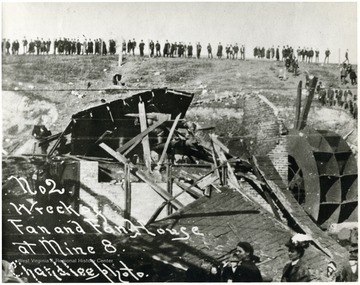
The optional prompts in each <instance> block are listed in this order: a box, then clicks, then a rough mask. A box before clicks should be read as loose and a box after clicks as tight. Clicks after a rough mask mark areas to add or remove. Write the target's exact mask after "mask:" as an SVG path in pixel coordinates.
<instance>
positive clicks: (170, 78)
mask: <svg viewBox="0 0 360 285" xmlns="http://www.w3.org/2000/svg"><path fill="white" fill-rule="evenodd" d="M281 69H283V63H282V62H273V61H263V60H249V61H239V60H225V59H224V60H208V59H201V60H197V59H194V58H193V59H185V60H184V59H179V58H174V59H171V58H155V59H149V58H143V59H142V58H139V57H129V58H127V59H126V60H125V64H124V65H123V67H122V68H121V70H120V69H119V68H118V67H117V57H116V56H106V57H104V56H44V57H42V56H39V57H38V56H25V57H24V56H19V57H5V58H3V62H2V72H3V80H2V84H3V89H10V90H14V88H16V87H17V88H19V89H25V90H26V91H18V92H20V94H24V95H27V96H28V97H30V98H32V100H34V99H43V100H47V101H49V102H52V103H54V104H55V105H56V107H57V109H58V113H59V118H58V121H57V123H56V125H55V126H53V129H52V131H53V133H55V132H58V131H62V130H63V129H64V128H65V126H66V125H67V124H68V122H69V121H70V118H71V115H72V114H74V113H76V112H78V111H80V110H83V109H85V108H88V107H90V106H94V105H97V104H100V99H102V98H104V99H106V100H107V101H110V100H113V99H115V98H118V97H119V96H127V95H131V94H134V93H136V92H138V91H136V90H133V91H130V92H129V93H127V94H123V95H111V94H103V93H99V91H97V90H94V91H89V90H87V89H86V87H87V84H88V82H90V83H91V87H90V89H103V88H106V87H109V86H111V84H112V82H111V79H112V76H113V75H114V74H115V73H118V72H120V73H122V74H123V81H124V82H125V84H126V87H129V88H149V89H151V88H157V87H165V86H166V87H169V88H174V89H178V90H184V91H185V90H187V91H190V92H194V93H195V100H198V99H200V98H203V97H204V96H205V97H212V96H215V95H219V96H221V95H222V94H226V93H227V94H228V93H229V92H230V93H237V92H243V93H246V94H248V93H251V92H254V91H257V92H259V94H262V95H264V96H266V97H267V98H268V99H269V100H270V101H271V102H273V103H274V104H275V105H276V106H277V107H278V108H279V109H280V111H281V115H282V117H284V118H285V119H286V120H285V124H286V125H287V126H288V127H291V121H292V119H293V114H294V102H295V101H294V100H295V97H296V87H297V84H298V82H299V80H303V81H304V79H305V76H304V73H302V74H301V75H300V76H298V77H293V75H292V74H290V75H289V78H288V80H286V81H282V80H280V79H279V78H278V74H279V71H280V70H281ZM304 70H307V71H309V73H310V74H314V75H316V76H318V77H319V80H320V81H322V82H324V83H325V84H326V85H327V86H328V84H329V83H334V82H335V85H336V82H339V79H338V78H339V71H338V70H339V69H338V67H337V65H326V66H321V65H315V64H301V63H300V71H301V72H304ZM19 82H21V83H19ZM19 84H21V85H19ZM74 89H84V90H82V91H79V93H81V94H84V95H86V97H85V98H78V97H77V96H74V95H71V90H74ZM46 90H49V91H46ZM59 90H65V91H59ZM238 103H239V104H238V105H236V104H235V106H231V107H232V108H235V109H234V110H235V111H236V108H240V107H241V103H240V102H238ZM217 104H218V105H219V103H217ZM210 107H212V108H214V107H215V108H219V107H226V106H221V105H220V106H215V105H214V106H210ZM319 110H321V108H320V107H319V105H318V103H317V102H314V104H313V109H312V111H311V113H310V116H309V117H310V118H311V120H309V124H311V125H313V126H314V127H316V128H329V124H328V120H324V118H320V117H319V116H321V115H318V114H317V113H318V112H319ZM232 112H233V111H232ZM342 113H344V112H342ZM332 115H334V114H333V113H331V116H332ZM335 116H336V114H335ZM343 117H344V118H345V119H343V120H341V121H340V122H335V123H334V124H333V125H330V128H334V129H333V130H335V131H339V132H340V134H341V135H344V134H345V132H347V131H348V130H349V129H351V128H353V127H354V124H355V123H354V122H351V124H350V125H349V123H348V120H350V117H349V116H347V114H346V113H344V115H343ZM336 119H337V118H336V117H335V118H332V120H336ZM19 135H20V136H21V134H19ZM4 137H6V133H4Z"/></svg>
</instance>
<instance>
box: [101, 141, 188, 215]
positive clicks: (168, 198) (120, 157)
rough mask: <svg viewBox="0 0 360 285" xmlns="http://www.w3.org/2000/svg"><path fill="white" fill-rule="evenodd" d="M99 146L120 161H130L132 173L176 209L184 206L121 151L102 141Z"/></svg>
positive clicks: (124, 162)
mask: <svg viewBox="0 0 360 285" xmlns="http://www.w3.org/2000/svg"><path fill="white" fill-rule="evenodd" d="M99 146H100V147H101V148H102V149H103V150H105V151H106V152H107V153H108V154H110V155H111V156H113V157H114V158H116V159H117V160H118V161H120V162H121V163H123V164H126V163H128V164H129V166H130V169H131V173H132V174H133V175H134V176H136V177H137V178H139V179H140V180H142V181H144V182H146V183H147V184H148V185H149V186H150V187H151V188H152V189H153V190H154V191H155V192H156V193H158V194H159V195H160V196H161V197H162V198H163V199H165V200H166V201H169V203H171V204H172V205H173V206H174V207H175V208H176V209H181V208H183V207H184V205H183V204H181V203H180V202H179V201H178V200H176V199H174V197H173V196H171V195H170V194H169V193H167V192H166V190H165V189H163V188H162V187H161V186H159V185H158V184H157V183H156V182H155V180H154V179H153V178H152V177H151V176H149V175H148V174H147V173H145V172H143V171H141V170H140V169H137V168H136V166H135V165H134V164H132V163H131V162H128V161H127V159H126V157H125V156H123V155H121V154H120V153H118V152H116V151H115V150H113V149H112V148H111V147H109V146H108V145H107V144H105V143H100V144H99Z"/></svg>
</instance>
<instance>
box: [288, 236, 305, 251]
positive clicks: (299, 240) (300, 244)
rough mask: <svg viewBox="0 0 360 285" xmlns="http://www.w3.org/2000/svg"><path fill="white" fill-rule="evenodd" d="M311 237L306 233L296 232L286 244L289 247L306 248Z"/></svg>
mask: <svg viewBox="0 0 360 285" xmlns="http://www.w3.org/2000/svg"><path fill="white" fill-rule="evenodd" d="M311 240H312V239H311V237H309V236H307V235H304V234H295V235H294V236H292V237H291V238H290V239H289V240H288V242H287V243H286V244H285V246H287V247H288V248H297V249H305V248H307V247H309V243H310V241H311Z"/></svg>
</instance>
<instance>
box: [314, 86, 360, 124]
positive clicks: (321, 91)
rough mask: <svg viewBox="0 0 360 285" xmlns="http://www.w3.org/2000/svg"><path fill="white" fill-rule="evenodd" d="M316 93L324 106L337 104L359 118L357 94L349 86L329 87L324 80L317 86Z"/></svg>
mask: <svg viewBox="0 0 360 285" xmlns="http://www.w3.org/2000/svg"><path fill="white" fill-rule="evenodd" d="M316 94H317V95H318V99H319V101H320V103H321V105H322V106H329V107H331V106H334V107H335V106H337V107H340V108H343V109H344V110H346V111H348V112H350V114H351V115H352V117H353V118H354V119H357V111H358V110H357V94H353V92H352V91H351V90H350V88H349V86H347V87H345V89H342V88H340V87H339V88H335V87H334V86H332V85H330V86H329V87H328V88H326V87H325V85H324V84H323V83H322V82H319V84H318V85H317V86H316Z"/></svg>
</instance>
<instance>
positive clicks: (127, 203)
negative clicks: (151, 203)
mask: <svg viewBox="0 0 360 285" xmlns="http://www.w3.org/2000/svg"><path fill="white" fill-rule="evenodd" d="M124 168H125V169H124V172H125V173H124V174H125V212H124V218H125V219H128V220H130V218H131V180H130V179H131V177H130V165H129V164H128V163H126V164H125V167H124ZM125 227H126V228H127V229H130V224H129V223H125Z"/></svg>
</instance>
